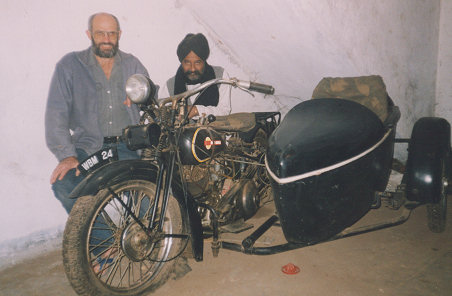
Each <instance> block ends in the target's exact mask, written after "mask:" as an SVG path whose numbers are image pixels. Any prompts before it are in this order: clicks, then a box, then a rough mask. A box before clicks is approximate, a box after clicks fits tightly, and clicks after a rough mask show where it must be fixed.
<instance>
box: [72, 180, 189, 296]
mask: <svg viewBox="0 0 452 296" xmlns="http://www.w3.org/2000/svg"><path fill="white" fill-rule="evenodd" d="M111 190H112V191H113V192H114V193H115V194H112V193H111V191H110V190H109V189H104V190H102V191H100V192H99V193H98V194H97V195H96V196H84V197H80V198H79V199H78V200H77V202H76V204H75V205H74V208H73V209H72V211H71V213H70V215H69V219H68V221H67V223H66V228H65V230H64V239H63V263H64V267H65V271H66V275H67V277H68V279H69V281H70V283H71V285H72V286H73V288H74V290H75V291H76V292H77V293H78V294H79V295H140V294H142V293H144V292H145V291H149V290H153V289H155V288H157V287H158V286H160V285H162V284H163V283H164V282H165V281H166V280H167V279H168V277H169V276H170V274H171V272H172V271H173V269H174V267H175V265H176V264H177V259H178V257H179V255H180V254H181V253H182V252H183V250H184V248H185V247H186V245H187V243H188V239H189V234H188V229H187V225H186V219H185V218H186V217H185V211H183V209H182V208H181V206H180V204H179V203H178V201H177V200H176V199H175V198H174V197H172V196H170V198H169V200H168V205H167V208H166V213H165V216H164V217H163V219H162V218H161V210H162V205H161V204H158V205H156V204H155V200H154V194H155V184H154V183H152V182H149V181H143V180H131V181H125V182H122V183H119V184H117V185H115V186H113V187H111ZM118 198H119V199H120V200H118ZM132 213H133V214H132ZM151 217H154V218H151ZM150 221H153V222H150ZM151 224H152V225H151ZM149 225H151V227H150V228H149V229H148V226H149ZM143 228H144V229H143Z"/></svg>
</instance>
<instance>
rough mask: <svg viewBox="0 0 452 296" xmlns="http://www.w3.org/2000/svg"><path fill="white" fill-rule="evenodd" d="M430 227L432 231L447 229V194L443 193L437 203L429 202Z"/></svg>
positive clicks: (439, 231) (437, 231)
mask: <svg viewBox="0 0 452 296" xmlns="http://www.w3.org/2000/svg"><path fill="white" fill-rule="evenodd" d="M427 217H428V228H429V229H430V231H431V232H435V233H441V232H444V230H446V220H447V219H446V218H447V195H446V194H443V195H442V196H441V200H440V201H439V203H437V204H427Z"/></svg>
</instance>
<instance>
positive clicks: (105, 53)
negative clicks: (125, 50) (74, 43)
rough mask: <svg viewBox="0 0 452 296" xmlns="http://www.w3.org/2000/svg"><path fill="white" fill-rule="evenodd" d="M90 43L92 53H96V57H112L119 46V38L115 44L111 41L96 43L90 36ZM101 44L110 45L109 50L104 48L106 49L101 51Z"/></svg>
mask: <svg viewBox="0 0 452 296" xmlns="http://www.w3.org/2000/svg"><path fill="white" fill-rule="evenodd" d="M91 44H92V47H93V49H94V54H95V55H97V56H98V57H101V58H112V57H114V56H115V55H116V53H117V52H118V48H119V40H118V41H117V42H116V44H113V43H109V42H101V43H99V44H96V42H94V39H93V38H91ZM101 45H111V49H110V50H106V51H102V50H101V49H100V47H101Z"/></svg>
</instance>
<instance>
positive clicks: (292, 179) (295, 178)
mask: <svg viewBox="0 0 452 296" xmlns="http://www.w3.org/2000/svg"><path fill="white" fill-rule="evenodd" d="M391 131H392V129H389V130H388V131H387V132H386V134H385V135H384V136H383V138H381V140H380V141H378V142H377V143H376V144H375V145H374V146H372V147H370V148H369V149H367V150H365V151H364V152H362V153H360V154H358V155H356V156H354V157H352V158H349V159H347V160H344V161H341V162H339V163H336V164H333V165H330V166H327V167H325V168H322V169H319V170H315V171H312V172H309V173H304V174H301V175H298V176H292V177H286V178H278V177H277V176H276V175H275V174H274V173H273V172H272V171H271V170H270V168H269V167H268V161H267V155H265V167H266V168H267V172H268V173H269V174H270V176H271V177H272V178H273V180H275V181H276V182H278V183H279V184H287V183H292V182H296V181H299V180H301V179H305V178H309V177H312V176H318V175H321V174H323V173H325V172H328V171H331V170H334V169H337V168H339V167H341V166H344V165H347V164H349V163H351V162H353V161H355V160H357V159H359V158H361V157H363V156H365V155H366V154H369V153H370V152H372V151H374V150H375V149H377V147H378V146H380V145H381V144H382V143H383V142H384V141H385V140H386V138H387V137H388V136H389V134H390V133H391Z"/></svg>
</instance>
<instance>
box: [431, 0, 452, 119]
mask: <svg viewBox="0 0 452 296" xmlns="http://www.w3.org/2000/svg"><path fill="white" fill-rule="evenodd" d="M438 48H439V50H438V73H437V81H436V82H437V83H436V105H435V116H439V117H444V118H445V119H447V120H448V121H449V122H452V1H450V0H442V1H441V16H440V27H439V47H438Z"/></svg>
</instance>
